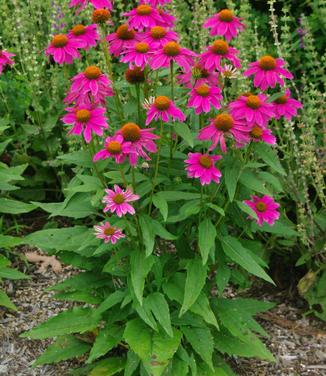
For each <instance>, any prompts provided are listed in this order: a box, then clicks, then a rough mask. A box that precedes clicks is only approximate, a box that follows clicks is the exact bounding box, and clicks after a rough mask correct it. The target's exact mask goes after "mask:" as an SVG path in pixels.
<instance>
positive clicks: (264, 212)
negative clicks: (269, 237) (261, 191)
mask: <svg viewBox="0 0 326 376" xmlns="http://www.w3.org/2000/svg"><path fill="white" fill-rule="evenodd" d="M244 203H245V204H246V205H248V206H249V207H250V208H251V209H252V210H253V211H254V212H255V213H256V215H257V218H258V219H257V224H258V225H259V226H261V225H262V224H263V222H266V223H268V224H269V225H270V226H272V225H273V224H274V223H275V221H277V220H278V219H279V217H280V213H279V212H278V211H277V209H278V208H279V207H280V205H279V204H278V203H277V202H275V201H274V199H273V198H272V197H270V196H263V197H258V196H251V200H244Z"/></svg>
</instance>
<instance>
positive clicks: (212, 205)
mask: <svg viewBox="0 0 326 376" xmlns="http://www.w3.org/2000/svg"><path fill="white" fill-rule="evenodd" d="M206 206H208V207H209V208H211V209H213V210H215V211H216V212H217V213H219V214H221V215H222V216H223V217H224V216H225V212H224V210H223V208H221V207H220V206H217V205H215V204H212V203H210V202H209V203H207V204H206Z"/></svg>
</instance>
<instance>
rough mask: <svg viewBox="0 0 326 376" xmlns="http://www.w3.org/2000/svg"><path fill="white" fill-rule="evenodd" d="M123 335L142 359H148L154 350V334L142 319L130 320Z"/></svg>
mask: <svg viewBox="0 0 326 376" xmlns="http://www.w3.org/2000/svg"><path fill="white" fill-rule="evenodd" d="M123 337H124V339H125V341H126V342H127V343H128V345H129V347H130V348H131V350H132V351H133V352H134V353H135V354H137V355H138V356H139V357H140V359H142V360H145V359H147V357H148V356H149V354H150V353H151V350H152V336H151V332H150V330H149V328H148V326H146V325H145V324H144V323H143V322H142V321H141V320H140V319H134V320H132V321H128V322H127V324H126V329H125V331H124V334H123Z"/></svg>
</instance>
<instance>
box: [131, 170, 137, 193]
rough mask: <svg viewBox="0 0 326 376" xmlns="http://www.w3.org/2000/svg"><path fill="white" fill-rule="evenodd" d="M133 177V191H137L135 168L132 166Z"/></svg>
mask: <svg viewBox="0 0 326 376" xmlns="http://www.w3.org/2000/svg"><path fill="white" fill-rule="evenodd" d="M131 178H132V189H133V192H134V193H135V191H136V177H135V168H134V167H131Z"/></svg>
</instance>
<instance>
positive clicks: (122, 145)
mask: <svg viewBox="0 0 326 376" xmlns="http://www.w3.org/2000/svg"><path fill="white" fill-rule="evenodd" d="M104 146H105V148H104V149H102V150H100V151H99V152H97V153H96V154H95V155H94V157H93V160H94V162H96V161H98V160H99V159H107V158H114V160H115V162H116V163H117V164H121V163H123V162H124V161H125V160H126V158H127V157H128V155H129V153H130V151H131V150H130V146H131V143H130V142H125V141H124V140H123V137H122V135H120V134H118V135H114V136H113V137H107V138H106V139H105V143H104Z"/></svg>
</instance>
